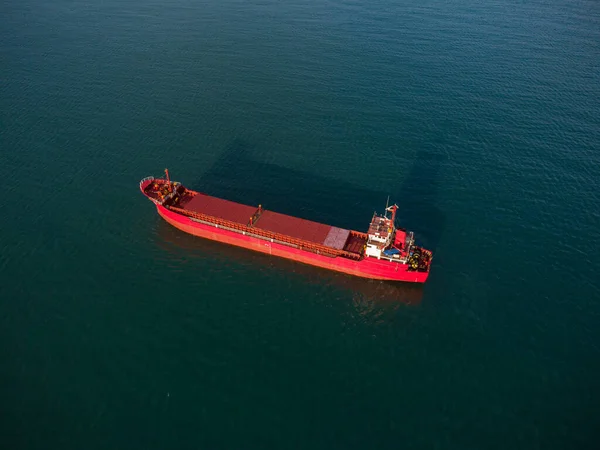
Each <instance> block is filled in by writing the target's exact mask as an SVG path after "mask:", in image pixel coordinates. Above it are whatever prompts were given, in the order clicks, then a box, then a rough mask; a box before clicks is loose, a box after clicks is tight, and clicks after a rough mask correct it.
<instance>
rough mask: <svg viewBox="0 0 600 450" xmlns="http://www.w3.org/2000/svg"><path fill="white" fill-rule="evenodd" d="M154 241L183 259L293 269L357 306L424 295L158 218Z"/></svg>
mask: <svg viewBox="0 0 600 450" xmlns="http://www.w3.org/2000/svg"><path fill="white" fill-rule="evenodd" d="M156 241H157V244H158V245H159V246H160V247H161V248H162V249H164V250H165V251H166V252H168V253H169V254H170V255H171V256H172V257H175V258H178V257H181V258H182V259H190V258H198V259H205V258H214V259H215V261H227V262H231V261H234V262H235V263H239V264H244V265H252V266H253V267H258V268H259V270H261V269H262V270H263V271H267V270H272V269H274V270H276V271H278V272H280V273H285V272H293V273H295V274H298V275H300V276H301V277H302V278H304V279H305V280H306V282H308V283H312V284H315V285H319V286H324V285H325V286H327V285H328V286H330V287H332V288H333V289H336V290H340V291H342V292H347V293H349V294H350V295H351V296H352V299H353V302H354V303H355V306H356V307H357V309H359V310H360V309H364V310H369V309H371V308H372V307H373V306H374V305H378V306H382V305H394V304H398V303H403V304H406V305H418V304H419V303H420V302H421V299H422V297H423V286H422V285H416V284H412V283H392V282H386V281H379V280H369V279H363V278H358V277H354V276H350V275H346V274H343V273H338V272H332V271H329V270H325V269H320V268H318V267H313V266H309V265H306V264H301V263H298V262H295V261H290V260H287V259H283V258H278V257H273V256H269V255H264V254H261V253H257V252H254V251H251V250H247V249H244V248H239V247H235V246H233V245H227V244H221V243H219V242H213V241H209V240H206V239H202V238H198V237H195V236H191V235H189V234H186V233H184V232H182V231H179V230H178V229H176V228H174V227H173V226H171V225H169V224H168V223H166V222H165V221H164V220H162V219H160V220H157V222H156Z"/></svg>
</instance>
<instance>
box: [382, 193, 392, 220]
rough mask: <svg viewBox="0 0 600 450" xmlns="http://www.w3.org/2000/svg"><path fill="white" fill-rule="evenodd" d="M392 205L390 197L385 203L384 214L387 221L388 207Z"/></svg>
mask: <svg viewBox="0 0 600 450" xmlns="http://www.w3.org/2000/svg"><path fill="white" fill-rule="evenodd" d="M389 204H390V196H389V195H388V198H387V200H386V202H385V212H384V213H383V217H385V218H386V219H387V209H388V205H389Z"/></svg>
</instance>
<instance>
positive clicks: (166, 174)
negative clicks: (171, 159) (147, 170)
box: [165, 169, 171, 192]
mask: <svg viewBox="0 0 600 450" xmlns="http://www.w3.org/2000/svg"><path fill="white" fill-rule="evenodd" d="M165 177H166V178H167V186H169V192H170V191H171V180H170V178H169V169H165Z"/></svg>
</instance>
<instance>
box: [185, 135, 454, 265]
mask: <svg viewBox="0 0 600 450" xmlns="http://www.w3.org/2000/svg"><path fill="white" fill-rule="evenodd" d="M253 153H259V152H258V151H257V149H256V148H255V147H254V146H252V145H250V144H249V143H247V142H244V141H241V140H239V139H238V140H234V141H233V142H232V144H231V145H230V147H229V148H228V149H227V151H225V152H224V154H223V155H222V156H221V157H220V158H219V159H218V160H217V161H216V162H215V164H214V165H213V166H212V167H211V168H210V169H209V170H208V171H206V172H205V173H204V175H203V176H202V178H201V179H198V180H196V181H195V182H193V184H190V188H192V189H195V190H198V191H201V192H205V193H207V194H209V195H214V196H216V197H222V198H226V199H229V200H233V201H236V202H239V203H245V204H249V205H259V204H262V205H263V207H264V208H265V209H270V210H273V211H277V212H281V213H284V214H289V215H292V216H298V217H302V218H305V219H309V220H314V221H316V222H321V223H327V224H330V225H334V226H338V227H343V228H352V229H356V230H361V231H363V230H366V229H367V228H368V226H369V222H370V220H371V216H372V214H373V212H374V211H377V212H378V213H382V212H383V209H384V207H385V202H386V200H387V197H388V195H389V198H390V202H391V203H397V204H398V205H399V210H398V215H397V217H398V220H397V222H398V224H399V225H400V226H402V227H403V228H406V229H409V230H411V231H414V232H415V237H416V239H417V241H418V242H419V243H420V244H421V245H423V246H424V247H426V248H429V249H430V250H432V251H433V252H435V250H436V249H437V247H438V244H439V241H440V238H441V236H442V234H443V231H444V228H445V224H446V215H445V213H443V211H441V210H440V209H439V208H438V207H437V205H436V199H437V193H438V189H439V186H438V185H439V173H440V169H441V167H442V163H443V162H444V161H445V159H446V157H445V156H442V155H439V154H437V153H435V152H432V151H419V152H418V153H417V155H416V158H415V160H414V161H413V163H412V166H411V169H410V172H409V173H408V175H406V174H403V173H399V174H398V179H399V180H404V181H401V182H399V184H398V186H395V185H391V186H390V189H389V192H383V191H376V190H371V189H369V188H368V187H363V186H358V185H357V184H353V183H349V182H346V181H340V180H335V179H330V178H326V177H322V176H318V175H314V174H310V173H306V172H302V171H299V170H294V169H290V168H287V167H282V166H278V165H276V164H271V163H264V162H260V161H256V160H255V159H253V158H252V154H253ZM434 261H435V259H434ZM434 264H435V262H434Z"/></svg>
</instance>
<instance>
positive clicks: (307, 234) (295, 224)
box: [256, 211, 331, 244]
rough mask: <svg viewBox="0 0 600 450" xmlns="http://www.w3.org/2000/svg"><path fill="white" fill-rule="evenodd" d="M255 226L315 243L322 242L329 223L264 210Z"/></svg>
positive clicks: (329, 227) (328, 229)
mask: <svg viewBox="0 0 600 450" xmlns="http://www.w3.org/2000/svg"><path fill="white" fill-rule="evenodd" d="M256 227H257V228H262V229H263V230H268V231H273V232H274V233H279V234H285V235H287V236H292V237H295V238H297V239H302V240H304V241H308V242H314V243H316V244H322V243H323V241H325V238H326V237H327V235H328V234H329V231H330V230H331V225H324V224H322V223H317V222H312V221H310V220H306V219H300V218H298V217H292V216H287V215H285V214H280V213H276V212H273V211H264V212H263V213H262V215H261V216H260V219H259V220H258V222H257V223H256Z"/></svg>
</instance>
